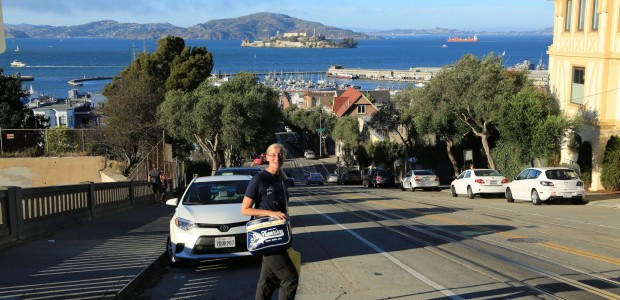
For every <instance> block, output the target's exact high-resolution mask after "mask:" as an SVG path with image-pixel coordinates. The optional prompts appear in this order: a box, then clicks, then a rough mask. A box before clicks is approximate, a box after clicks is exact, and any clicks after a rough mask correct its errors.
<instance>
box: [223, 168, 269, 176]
mask: <svg viewBox="0 0 620 300" xmlns="http://www.w3.org/2000/svg"><path fill="white" fill-rule="evenodd" d="M258 173H260V169H219V170H217V172H215V175H250V176H254V175H256V174H258Z"/></svg>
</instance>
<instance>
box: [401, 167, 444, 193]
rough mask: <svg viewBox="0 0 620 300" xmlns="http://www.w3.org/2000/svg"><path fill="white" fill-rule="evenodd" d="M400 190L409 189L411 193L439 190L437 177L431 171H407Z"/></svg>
mask: <svg viewBox="0 0 620 300" xmlns="http://www.w3.org/2000/svg"><path fill="white" fill-rule="evenodd" d="M400 189H401V190H402V191H404V190H406V189H409V190H410V191H412V192H413V191H415V189H425V190H428V189H432V190H439V177H438V176H437V175H435V172H433V171H431V170H409V171H407V176H406V177H405V178H404V179H403V183H402V184H401V187H400Z"/></svg>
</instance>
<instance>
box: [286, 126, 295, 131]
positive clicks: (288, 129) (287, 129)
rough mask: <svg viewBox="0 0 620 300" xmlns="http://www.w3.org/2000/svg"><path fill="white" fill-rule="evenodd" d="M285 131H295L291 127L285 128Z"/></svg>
mask: <svg viewBox="0 0 620 300" xmlns="http://www.w3.org/2000/svg"><path fill="white" fill-rule="evenodd" d="M284 130H285V131H286V132H293V130H292V129H291V128H290V127H288V126H284Z"/></svg>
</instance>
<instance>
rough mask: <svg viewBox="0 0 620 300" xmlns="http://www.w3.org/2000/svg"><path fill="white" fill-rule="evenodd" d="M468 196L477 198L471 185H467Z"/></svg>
mask: <svg viewBox="0 0 620 300" xmlns="http://www.w3.org/2000/svg"><path fill="white" fill-rule="evenodd" d="M467 197H468V198H469V199H474V198H476V194H474V192H473V191H472V190H471V186H468V187H467Z"/></svg>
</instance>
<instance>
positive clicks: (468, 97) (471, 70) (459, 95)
mask: <svg viewBox="0 0 620 300" xmlns="http://www.w3.org/2000/svg"><path fill="white" fill-rule="evenodd" d="M438 76H442V77H443V76H445V77H446V78H444V79H442V80H440V81H439V82H440V83H439V85H440V86H439V87H438V88H440V89H441V90H443V93H444V95H445V96H444V99H446V100H447V103H446V104H447V105H448V106H449V107H451V108H452V109H453V111H454V115H455V116H456V118H457V119H458V120H459V121H460V122H463V123H464V124H465V125H467V126H468V127H469V128H470V130H471V131H472V132H473V134H475V135H476V136H477V137H479V138H480V139H481V142H482V147H483V148H484V152H485V154H486V157H487V161H488V165H489V167H490V168H495V162H494V161H493V156H492V155H491V147H490V144H489V135H490V132H491V128H492V126H494V125H496V124H497V122H498V121H499V118H500V117H499V111H500V107H501V105H502V103H503V102H505V101H507V100H508V99H511V98H512V96H513V95H515V94H516V93H517V92H518V91H519V90H520V89H521V88H522V87H523V86H524V85H525V84H526V83H527V82H528V81H527V76H526V74H525V73H524V72H520V71H507V70H506V69H504V67H503V65H502V57H501V56H493V53H490V54H489V55H488V56H486V57H484V58H483V59H482V60H479V59H477V58H476V57H475V56H473V55H472V54H466V55H464V56H463V57H462V58H461V59H460V60H459V61H458V62H457V63H456V64H455V65H454V66H451V67H449V68H444V69H443V70H442V71H441V72H440V74H439V75H438ZM434 80H435V78H433V79H432V81H434Z"/></svg>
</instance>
